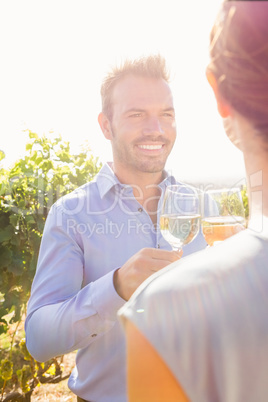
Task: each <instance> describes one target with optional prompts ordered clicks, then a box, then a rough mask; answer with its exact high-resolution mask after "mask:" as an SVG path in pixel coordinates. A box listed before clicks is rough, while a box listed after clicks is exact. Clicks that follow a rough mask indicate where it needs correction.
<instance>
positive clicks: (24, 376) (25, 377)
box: [17, 365, 32, 393]
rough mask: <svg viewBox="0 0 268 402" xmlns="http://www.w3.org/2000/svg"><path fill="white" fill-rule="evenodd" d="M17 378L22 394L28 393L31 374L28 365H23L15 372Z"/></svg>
mask: <svg viewBox="0 0 268 402" xmlns="http://www.w3.org/2000/svg"><path fill="white" fill-rule="evenodd" d="M17 376H18V379H19V382H20V387H21V389H22V392H24V393H25V392H29V391H30V389H31V386H30V385H31V384H30V382H31V380H32V372H31V368H30V366H28V365H24V366H23V367H22V368H21V369H19V370H17Z"/></svg>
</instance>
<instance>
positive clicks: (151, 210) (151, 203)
mask: <svg viewBox="0 0 268 402" xmlns="http://www.w3.org/2000/svg"><path fill="white" fill-rule="evenodd" d="M112 169H113V171H114V173H115V175H116V176H117V178H118V180H119V181H120V183H122V184H128V185H130V186H131V187H132V189H133V195H134V197H135V198H136V200H137V201H138V202H139V203H140V204H141V205H142V206H143V208H144V209H145V210H146V211H147V213H148V214H149V215H150V217H151V219H152V221H153V223H154V224H156V222H157V208H158V201H159V199H160V197H161V190H160V188H159V184H160V183H161V182H162V181H163V179H164V176H165V175H164V171H162V172H155V173H149V172H136V171H135V172H131V171H129V170H128V171H122V170H119V171H118V169H116V166H115V165H114V164H113V165H112Z"/></svg>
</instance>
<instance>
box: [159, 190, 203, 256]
mask: <svg viewBox="0 0 268 402" xmlns="http://www.w3.org/2000/svg"><path fill="white" fill-rule="evenodd" d="M199 229H200V197H199V194H198V191H197V190H196V189H194V188H193V187H190V186H186V185H171V186H167V188H166V191H165V195H164V200H163V206H162V211H161V216H160V230H161V233H162V236H163V237H164V239H165V240H166V241H168V243H169V244H170V245H171V246H172V249H173V250H180V249H181V248H182V246H184V245H185V244H188V243H190V242H191V241H193V240H194V238H195V237H196V236H197V234H198V232H199Z"/></svg>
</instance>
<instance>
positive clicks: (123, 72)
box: [101, 54, 170, 120]
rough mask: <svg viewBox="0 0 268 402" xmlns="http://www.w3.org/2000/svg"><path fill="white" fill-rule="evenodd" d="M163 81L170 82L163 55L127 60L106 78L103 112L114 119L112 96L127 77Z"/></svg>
mask: <svg viewBox="0 0 268 402" xmlns="http://www.w3.org/2000/svg"><path fill="white" fill-rule="evenodd" d="M131 74H132V75H135V76H141V77H148V78H155V79H161V78H162V79H163V80H165V81H166V82H169V79H170V75H169V71H168V69H167V66H166V60H165V59H164V57H162V56H161V55H159V54H157V55H150V56H143V57H140V58H138V59H133V60H130V59H127V60H126V61H125V62H124V63H123V64H121V65H120V66H116V67H114V68H113V69H112V70H111V72H109V73H108V74H107V75H106V77H105V78H104V80H103V82H102V86H101V100H102V112H103V113H104V114H105V115H106V116H107V117H108V118H109V119H110V120H111V119H112V114H113V113H112V106H113V100H112V94H113V89H114V87H115V85H116V84H117V83H118V82H119V81H120V80H121V79H123V78H124V77H125V76H127V75H131Z"/></svg>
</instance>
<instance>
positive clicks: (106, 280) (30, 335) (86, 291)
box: [25, 204, 125, 361]
mask: <svg viewBox="0 0 268 402" xmlns="http://www.w3.org/2000/svg"><path fill="white" fill-rule="evenodd" d="M65 220H66V219H65V216H64V214H63V212H62V210H61V208H60V206H59V205H57V204H56V205H54V206H53V207H52V208H51V210H50V213H49V215H48V218H47V221H46V225H45V229H44V234H43V238H42V242H41V247H40V253H39V259H38V265H37V270H36V275H35V278H34V281H33V285H32V291H31V297H30V300H29V303H28V308H27V318H26V322H25V332H26V344H27V348H28V350H29V352H30V353H31V355H32V356H33V357H34V358H35V359H36V360H37V361H46V360H48V359H50V358H52V357H55V356H58V355H62V354H66V353H69V352H71V351H73V350H77V349H80V348H84V347H86V346H88V345H89V344H90V343H91V342H93V341H94V340H95V339H97V337H99V336H101V335H102V334H104V333H105V332H107V331H109V330H110V329H111V328H112V327H113V326H114V324H115V322H116V320H117V315H116V313H117V310H118V309H119V308H120V307H122V305H123V304H124V303H125V301H124V300H123V299H122V298H121V297H120V296H119V295H118V294H117V292H116V291H115V289H114V286H113V274H114V270H112V271H111V272H109V273H107V274H106V275H104V276H102V277H100V278H99V279H97V280H95V281H94V282H90V283H89V284H87V285H85V286H84V284H83V270H84V253H83V246H82V244H81V242H79V239H76V238H75V235H74V234H73V233H72V232H71V231H68V230H67V226H66V222H65ZM79 243H80V244H79Z"/></svg>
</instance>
